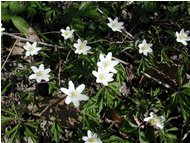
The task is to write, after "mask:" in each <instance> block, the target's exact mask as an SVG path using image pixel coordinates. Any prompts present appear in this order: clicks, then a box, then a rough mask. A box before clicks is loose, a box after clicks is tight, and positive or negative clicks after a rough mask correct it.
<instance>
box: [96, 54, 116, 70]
mask: <svg viewBox="0 0 190 143" xmlns="http://www.w3.org/2000/svg"><path fill="white" fill-rule="evenodd" d="M99 59H100V62H97V65H98V67H99V68H101V69H104V70H106V71H109V72H112V73H117V71H116V70H115V68H114V66H116V65H117V64H118V63H119V61H114V60H112V53H111V52H109V53H108V54H107V55H106V57H104V55H103V54H100V56H99Z"/></svg>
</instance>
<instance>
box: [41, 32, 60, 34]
mask: <svg viewBox="0 0 190 143" xmlns="http://www.w3.org/2000/svg"><path fill="white" fill-rule="evenodd" d="M59 33H61V32H60V31H51V32H44V33H42V34H59Z"/></svg>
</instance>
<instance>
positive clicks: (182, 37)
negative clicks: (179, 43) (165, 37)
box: [179, 33, 187, 39]
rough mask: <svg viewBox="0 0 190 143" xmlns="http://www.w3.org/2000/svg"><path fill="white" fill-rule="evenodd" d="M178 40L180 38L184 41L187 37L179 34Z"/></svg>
mask: <svg viewBox="0 0 190 143" xmlns="http://www.w3.org/2000/svg"><path fill="white" fill-rule="evenodd" d="M179 38H180V39H186V38H187V35H186V34H184V33H183V34H180V35H179Z"/></svg>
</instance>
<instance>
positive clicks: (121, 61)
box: [112, 57, 129, 65]
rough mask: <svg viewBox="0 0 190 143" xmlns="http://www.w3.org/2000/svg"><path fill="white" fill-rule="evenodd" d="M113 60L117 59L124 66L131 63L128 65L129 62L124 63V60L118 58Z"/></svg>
mask: <svg viewBox="0 0 190 143" xmlns="http://www.w3.org/2000/svg"><path fill="white" fill-rule="evenodd" d="M112 59H115V60H117V61H119V62H120V63H122V64H124V65H129V63H127V62H125V61H123V60H120V59H118V58H116V57H112Z"/></svg>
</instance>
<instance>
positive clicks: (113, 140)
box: [109, 135, 130, 143]
mask: <svg viewBox="0 0 190 143" xmlns="http://www.w3.org/2000/svg"><path fill="white" fill-rule="evenodd" d="M109 143H130V142H129V141H127V140H125V139H122V138H121V137H118V136H115V135H112V136H111V137H110V138H109Z"/></svg>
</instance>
